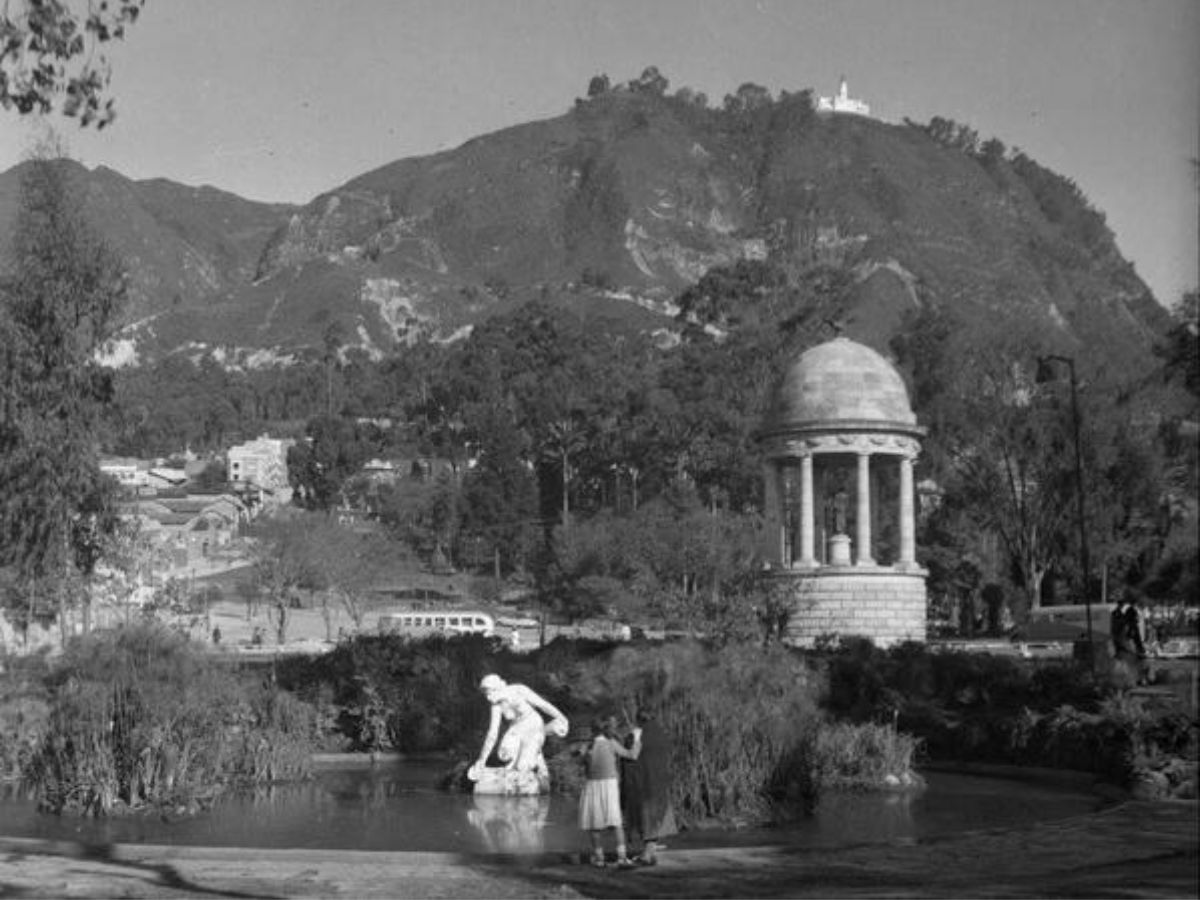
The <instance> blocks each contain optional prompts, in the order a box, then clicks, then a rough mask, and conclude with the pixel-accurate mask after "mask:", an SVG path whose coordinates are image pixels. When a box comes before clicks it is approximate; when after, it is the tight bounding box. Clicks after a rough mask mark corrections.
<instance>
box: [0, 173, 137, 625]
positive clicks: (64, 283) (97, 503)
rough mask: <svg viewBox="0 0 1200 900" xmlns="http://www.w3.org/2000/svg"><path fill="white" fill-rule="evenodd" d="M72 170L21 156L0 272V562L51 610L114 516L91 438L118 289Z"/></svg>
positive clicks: (108, 395) (113, 264) (93, 558)
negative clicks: (48, 595) (49, 600)
mask: <svg viewBox="0 0 1200 900" xmlns="http://www.w3.org/2000/svg"><path fill="white" fill-rule="evenodd" d="M71 173H72V169H71V164H70V163H69V162H67V161H65V160H56V159H50V158H39V159H34V160H31V161H29V162H27V163H25V164H24V168H23V170H22V174H21V182H20V195H19V200H18V209H17V215H16V220H15V225H14V230H13V235H12V244H11V254H10V261H9V263H8V264H7V266H6V267H5V269H4V270H3V273H2V275H0V561H2V562H3V563H6V564H11V565H14V566H16V568H17V571H18V572H19V574H20V575H21V577H22V579H23V580H25V581H26V582H27V583H29V584H31V585H37V586H38V587H39V588H41V591H40V592H41V593H42V595H43V597H44V596H45V591H46V589H47V588H49V587H51V586H52V585H57V586H58V587H59V588H60V590H58V591H57V594H58V600H59V604H58V606H59V613H60V615H61V614H62V613H64V612H65V609H66V601H67V594H66V590H65V588H66V586H67V585H68V584H70V583H71V582H72V581H73V580H75V579H77V578H78V577H79V576H80V575H82V576H87V575H89V574H90V572H91V570H92V568H93V567H94V566H95V564H96V562H97V559H98V553H97V552H96V551H95V549H94V548H95V547H96V546H98V541H99V540H100V538H101V537H102V535H103V533H104V532H105V531H108V530H111V527H112V524H113V520H112V517H111V515H110V514H109V512H110V505H109V503H108V502H107V497H108V495H107V493H106V491H105V489H104V483H105V482H104V479H103V476H102V475H101V473H100V470H99V460H98V457H97V446H96V445H97V435H98V434H99V432H100V427H101V417H102V412H103V410H104V407H105V406H106V405H107V404H109V403H110V402H111V400H112V383H111V380H110V377H109V375H108V373H107V372H106V371H105V370H103V369H102V368H101V367H100V366H99V364H98V363H97V362H96V353H97V351H98V350H99V349H100V348H101V347H102V345H103V344H104V342H105V341H106V340H107V339H108V338H109V337H110V335H111V330H112V327H113V324H114V321H115V317H116V315H117V312H118V310H119V308H120V305H121V303H122V301H123V299H124V296H125V281H124V272H123V268H122V264H121V261H120V260H119V259H118V258H117V256H116V255H115V254H114V253H113V252H112V251H111V250H110V249H109V248H108V246H107V245H106V244H105V243H104V242H103V241H102V240H101V238H100V237H99V236H98V234H97V233H96V232H95V231H94V230H93V229H92V228H91V227H90V226H89V225H88V223H87V222H86V221H85V219H84V216H83V212H82V206H81V201H80V198H79V196H78V194H77V193H76V192H75V189H74V185H73V182H72V178H71ZM37 593H39V591H31V593H30V594H29V605H30V607H31V608H32V606H33V605H34V604H35V602H36V600H35V597H36V595H37ZM61 621H62V622H63V624H65V619H62V620H61Z"/></svg>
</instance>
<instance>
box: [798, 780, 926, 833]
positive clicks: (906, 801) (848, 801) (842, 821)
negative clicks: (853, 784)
mask: <svg viewBox="0 0 1200 900" xmlns="http://www.w3.org/2000/svg"><path fill="white" fill-rule="evenodd" d="M920 796H921V795H920V794H919V793H916V792H913V791H897V792H895V793H886V794H863V793H851V792H841V793H838V792H832V791H830V792H827V793H825V794H823V795H822V796H821V802H820V803H819V804H818V806H817V810H816V815H815V816H814V817H813V818H814V824H815V826H816V829H817V830H818V831H823V832H826V833H828V834H837V835H838V836H839V838H840V840H842V841H845V842H847V843H858V842H862V843H875V842H881V841H882V842H891V841H897V840H903V839H908V838H912V837H913V836H914V835H915V834H916V833H917V826H916V822H915V821H914V819H913V805H914V804H915V803H918V802H919V798H920Z"/></svg>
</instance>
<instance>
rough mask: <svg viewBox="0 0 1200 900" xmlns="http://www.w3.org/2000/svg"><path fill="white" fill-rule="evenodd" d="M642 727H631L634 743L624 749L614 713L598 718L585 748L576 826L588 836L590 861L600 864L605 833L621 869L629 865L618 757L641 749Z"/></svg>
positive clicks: (635, 754)
mask: <svg viewBox="0 0 1200 900" xmlns="http://www.w3.org/2000/svg"><path fill="white" fill-rule="evenodd" d="M641 744H642V733H641V729H639V728H634V729H633V746H632V747H631V748H629V749H626V748H625V746H624V745H623V744H622V743H621V740H620V738H619V737H618V736H617V720H616V717H614V716H608V717H606V718H602V719H598V720H597V721H596V723H595V733H594V735H593V737H592V744H591V746H590V747H589V748H588V751H587V781H586V782H585V783H584V787H583V796H582V797H581V798H580V800H579V827H580V828H581V829H582V830H584V831H586V832H587V833H588V837H589V838H590V840H591V849H592V865H593V866H598V867H603V866H604V865H605V864H606V863H605V855H604V833H605V832H606V831H609V830H612V831H613V832H614V835H615V837H616V845H617V846H616V851H617V862H616V865H617V866H618V867H619V868H622V869H628V868H632V866H633V861H632V860H631V859H630V858H629V856H628V853H627V851H626V846H625V828H624V825H623V823H622V820H621V790H620V785H619V774H618V772H617V759H618V758H621V759H637V757H638V754H639V753H640V752H641Z"/></svg>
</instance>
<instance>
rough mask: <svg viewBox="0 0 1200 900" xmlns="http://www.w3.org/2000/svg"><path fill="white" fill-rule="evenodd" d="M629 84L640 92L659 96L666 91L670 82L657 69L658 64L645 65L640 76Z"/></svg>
mask: <svg viewBox="0 0 1200 900" xmlns="http://www.w3.org/2000/svg"><path fill="white" fill-rule="evenodd" d="M629 86H630V87H631V88H632V89H633V90H634V91H636V92H638V93H640V94H653V95H654V96H655V97H661V96H662V95H663V94H665V93H666V92H667V88H668V87H670V82H669V81H667V79H666V76H664V75H663V74H662V73H661V72H660V71H658V66H647V67H646V68H645V69H643V70H642V74H641V76H640V77H638V78H636V79H635V80H634V81H632V82H630V85H629Z"/></svg>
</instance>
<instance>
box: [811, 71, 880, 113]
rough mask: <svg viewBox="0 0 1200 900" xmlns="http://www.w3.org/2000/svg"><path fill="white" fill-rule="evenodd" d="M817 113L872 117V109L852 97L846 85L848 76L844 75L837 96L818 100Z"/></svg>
mask: <svg viewBox="0 0 1200 900" xmlns="http://www.w3.org/2000/svg"><path fill="white" fill-rule="evenodd" d="M817 112H820V113H849V114H850V115H854V116H870V115H871V107H870V106H868V105H867V104H866V103H864V102H863V101H862V100H855V99H854V98H853V97H851V96H850V88H849V87H848V86H847V85H846V76H845V75H843V76H842V80H841V82H840V83H839V84H838V92H837V94H836V96H833V97H818V98H817Z"/></svg>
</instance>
